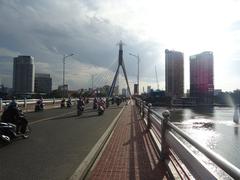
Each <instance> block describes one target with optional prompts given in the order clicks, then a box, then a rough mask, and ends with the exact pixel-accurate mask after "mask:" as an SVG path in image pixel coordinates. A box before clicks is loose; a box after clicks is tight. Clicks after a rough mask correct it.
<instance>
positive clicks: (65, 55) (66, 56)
mask: <svg viewBox="0 0 240 180" xmlns="http://www.w3.org/2000/svg"><path fill="white" fill-rule="evenodd" d="M73 55H74V54H73V53H72V54H64V55H63V86H62V97H64V85H65V60H66V58H68V57H70V56H73Z"/></svg>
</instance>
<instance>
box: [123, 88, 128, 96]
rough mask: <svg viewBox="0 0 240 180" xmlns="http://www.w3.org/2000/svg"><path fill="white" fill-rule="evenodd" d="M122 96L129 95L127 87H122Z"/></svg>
mask: <svg viewBox="0 0 240 180" xmlns="http://www.w3.org/2000/svg"><path fill="white" fill-rule="evenodd" d="M122 96H127V89H126V88H122Z"/></svg>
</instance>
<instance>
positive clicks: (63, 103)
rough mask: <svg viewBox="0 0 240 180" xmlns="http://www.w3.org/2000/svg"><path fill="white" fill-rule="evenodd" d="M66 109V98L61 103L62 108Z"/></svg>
mask: <svg viewBox="0 0 240 180" xmlns="http://www.w3.org/2000/svg"><path fill="white" fill-rule="evenodd" d="M64 107H65V98H63V99H62V101H61V108H64Z"/></svg>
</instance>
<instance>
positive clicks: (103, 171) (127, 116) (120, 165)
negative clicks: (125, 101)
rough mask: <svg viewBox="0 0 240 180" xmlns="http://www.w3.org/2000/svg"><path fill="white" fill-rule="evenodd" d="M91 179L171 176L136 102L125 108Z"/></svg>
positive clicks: (141, 178) (91, 174)
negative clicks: (154, 144)
mask: <svg viewBox="0 0 240 180" xmlns="http://www.w3.org/2000/svg"><path fill="white" fill-rule="evenodd" d="M89 179H92V180H98V179H101V180H108V179H109V180H116V179H118V180H124V179H130V180H135V179H136V180H143V179H146V180H150V179H158V180H159V179H169V178H168V176H167V173H166V169H165V168H164V165H163V163H162V162H161V161H159V155H158V154H157V153H156V151H155V149H154V148H153V142H152V140H151V139H150V135H149V133H148V131H147V130H146V127H145V125H144V123H143V121H142V120H140V118H139V116H138V115H137V113H136V110H135V106H132V105H131V104H129V105H128V107H126V108H125V110H124V112H123V114H122V115H121V117H120V119H119V121H118V123H117V125H116V128H115V130H114V133H113V135H112V137H111V139H110V140H109V142H108V144H107V147H106V148H105V150H104V151H103V153H102V155H101V157H100V159H99V160H98V162H97V163H96V165H95V167H94V168H93V170H92V171H91V172H90V175H89Z"/></svg>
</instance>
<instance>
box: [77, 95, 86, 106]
mask: <svg viewBox="0 0 240 180" xmlns="http://www.w3.org/2000/svg"><path fill="white" fill-rule="evenodd" d="M84 106H85V102H84V100H83V98H81V97H79V99H78V101H77V107H78V108H83V107H84Z"/></svg>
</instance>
